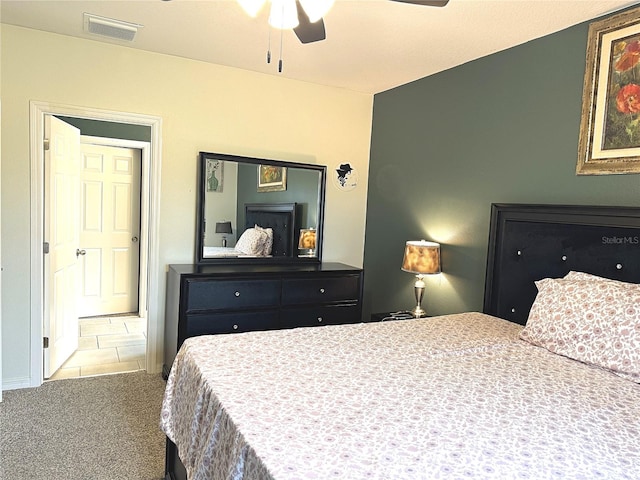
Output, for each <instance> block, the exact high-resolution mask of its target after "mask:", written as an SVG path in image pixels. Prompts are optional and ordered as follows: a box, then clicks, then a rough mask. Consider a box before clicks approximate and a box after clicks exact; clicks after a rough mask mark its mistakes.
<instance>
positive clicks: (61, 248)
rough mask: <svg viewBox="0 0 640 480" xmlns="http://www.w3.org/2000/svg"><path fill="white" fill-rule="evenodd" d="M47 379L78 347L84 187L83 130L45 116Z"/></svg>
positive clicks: (45, 321) (45, 356)
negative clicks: (80, 222) (81, 189)
mask: <svg viewBox="0 0 640 480" xmlns="http://www.w3.org/2000/svg"><path fill="white" fill-rule="evenodd" d="M45 139H46V140H48V149H47V148H45V165H44V190H45V196H44V198H45V202H44V204H45V205H44V239H45V242H48V244H49V254H48V255H45V256H44V278H45V286H44V306H45V308H44V334H45V337H47V338H48V339H49V348H48V354H47V353H46V351H45V355H44V377H45V378H49V377H50V376H51V375H52V374H53V373H54V372H55V371H56V370H57V369H58V368H60V366H61V365H62V364H63V363H64V362H65V361H66V360H67V359H68V358H69V357H70V356H71V354H72V353H73V352H75V351H76V349H77V348H78V334H79V332H78V315H77V309H76V297H77V292H78V281H77V280H78V276H77V273H78V269H77V263H78V260H77V255H76V251H77V249H78V246H79V243H78V241H79V235H78V218H79V215H78V212H79V209H78V205H79V202H78V199H79V195H78V191H79V186H80V181H79V180H80V130H78V129H77V128H75V127H73V126H71V125H69V124H67V123H65V122H63V121H62V120H59V119H57V118H55V117H52V116H51V115H45Z"/></svg>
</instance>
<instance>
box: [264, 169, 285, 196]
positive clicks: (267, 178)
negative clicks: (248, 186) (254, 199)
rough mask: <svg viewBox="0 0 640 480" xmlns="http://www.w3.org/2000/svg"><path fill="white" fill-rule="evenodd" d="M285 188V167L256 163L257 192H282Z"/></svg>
mask: <svg viewBox="0 0 640 480" xmlns="http://www.w3.org/2000/svg"><path fill="white" fill-rule="evenodd" d="M286 189H287V168H286V167H276V166H275V165H258V192H282V191H284V190H286Z"/></svg>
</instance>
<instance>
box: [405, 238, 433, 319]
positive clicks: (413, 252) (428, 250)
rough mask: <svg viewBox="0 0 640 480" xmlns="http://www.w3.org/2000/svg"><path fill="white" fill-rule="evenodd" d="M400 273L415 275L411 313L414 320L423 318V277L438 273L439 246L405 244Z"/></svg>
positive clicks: (416, 243)
mask: <svg viewBox="0 0 640 480" xmlns="http://www.w3.org/2000/svg"><path fill="white" fill-rule="evenodd" d="M402 271H404V272H409V273H413V274H415V276H416V282H415V284H414V286H413V287H414V290H415V295H416V303H417V305H416V308H414V309H413V310H412V313H413V315H414V316H415V317H416V318H420V317H425V316H426V315H427V312H426V311H425V310H424V309H423V308H422V297H423V296H424V288H425V283H424V276H425V275H431V274H435V273H440V244H439V243H435V242H427V241H425V240H420V241H409V242H407V243H406V245H405V249H404V259H403V260H402Z"/></svg>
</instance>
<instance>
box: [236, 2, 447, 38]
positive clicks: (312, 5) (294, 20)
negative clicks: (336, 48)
mask: <svg viewBox="0 0 640 480" xmlns="http://www.w3.org/2000/svg"><path fill="white" fill-rule="evenodd" d="M270 1H271V14H270V17H269V24H271V25H272V26H273V27H276V28H280V29H283V30H284V29H289V28H292V29H293V31H294V32H295V34H296V36H297V37H298V39H299V40H300V41H301V42H302V43H313V42H319V41H321V40H324V39H326V38H327V35H326V32H325V29H324V21H323V19H322V17H323V16H324V15H325V14H326V13H327V12H328V11H329V9H330V8H331V6H332V5H333V2H334V0H324V1H319V0H270ZM390 1H392V2H400V3H411V4H414V5H423V6H427V7H444V6H445V5H446V4H447V3H449V0H390ZM238 3H239V4H240V5H241V6H242V8H243V9H244V10H245V11H246V12H247V13H248V14H249V15H251V16H252V17H255V16H256V15H257V14H258V12H259V11H260V9H261V8H262V6H263V5H264V4H265V3H266V0H238Z"/></svg>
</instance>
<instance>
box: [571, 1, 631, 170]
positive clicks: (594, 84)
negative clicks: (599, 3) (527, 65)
mask: <svg viewBox="0 0 640 480" xmlns="http://www.w3.org/2000/svg"><path fill="white" fill-rule="evenodd" d="M624 173H640V8H634V9H632V10H628V11H626V12H624V13H621V14H618V15H613V16H611V17H608V18H605V19H604V20H599V21H596V22H593V23H591V24H590V25H589V35H588V40H587V55H586V70H585V76H584V87H583V93H582V117H581V123H580V137H579V140H578V163H577V166H576V174H577V175H611V174H624Z"/></svg>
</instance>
